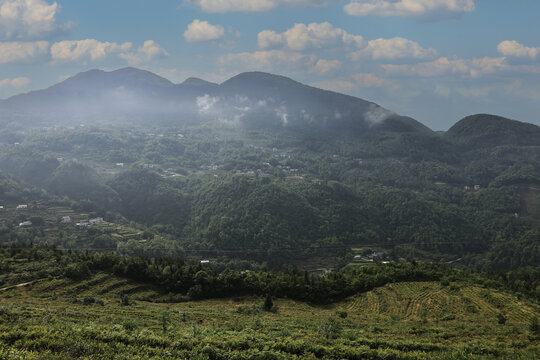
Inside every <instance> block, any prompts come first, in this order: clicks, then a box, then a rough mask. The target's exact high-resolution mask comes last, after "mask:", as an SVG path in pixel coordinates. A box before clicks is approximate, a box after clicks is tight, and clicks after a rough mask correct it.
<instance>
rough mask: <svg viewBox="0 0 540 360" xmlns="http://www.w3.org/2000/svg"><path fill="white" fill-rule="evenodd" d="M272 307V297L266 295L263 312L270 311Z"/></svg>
mask: <svg viewBox="0 0 540 360" xmlns="http://www.w3.org/2000/svg"><path fill="white" fill-rule="evenodd" d="M273 307H274V302H273V301H272V296H270V294H268V295H266V299H265V300H264V304H263V309H264V310H265V311H272V308H273Z"/></svg>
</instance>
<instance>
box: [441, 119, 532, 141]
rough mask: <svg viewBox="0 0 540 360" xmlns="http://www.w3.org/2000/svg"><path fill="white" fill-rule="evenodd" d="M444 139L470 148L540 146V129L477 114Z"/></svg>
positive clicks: (457, 124) (464, 121)
mask: <svg viewBox="0 0 540 360" xmlns="http://www.w3.org/2000/svg"><path fill="white" fill-rule="evenodd" d="M444 137H445V138H446V139H447V140H449V141H452V142H455V143H457V144H459V145H462V146H466V147H469V148H486V147H494V146H500V145H521V146H528V145H530V146H540V127H538V126H536V125H533V124H528V123H523V122H520V121H516V120H510V119H507V118H504V117H501V116H496V115H488V114H477V115H471V116H467V117H465V118H463V119H462V120H460V121H458V122H457V123H456V124H455V125H454V126H452V127H451V128H450V129H449V130H448V131H447V132H446V134H445V135H444Z"/></svg>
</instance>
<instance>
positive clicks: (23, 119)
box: [0, 68, 432, 136]
mask: <svg viewBox="0 0 540 360" xmlns="http://www.w3.org/2000/svg"><path fill="white" fill-rule="evenodd" d="M0 116H1V119H2V120H1V121H0V127H3V126H6V125H7V124H10V123H11V124H24V126H28V125H31V126H39V127H42V126H76V125H79V124H114V125H126V124H129V125H133V124H138V125H151V126H154V125H159V124H161V125H163V124H167V125H183V124H193V123H199V122H201V121H203V122H208V123H212V124H214V125H218V126H221V127H227V128H238V127H241V128H247V129H259V128H262V129H274V130H286V131H288V130H294V131H297V132H298V131H300V132H302V133H307V134H319V133H323V134H326V133H327V132H330V133H338V134H351V135H355V136H358V135H365V134H371V133H373V132H380V131H383V132H394V133H411V132H412V133H424V134H431V133H432V131H431V130H430V129H428V128H427V127H426V126H424V125H422V124H421V123H419V122H418V121H416V120H414V119H411V118H408V117H403V116H399V115H397V114H395V113H393V112H392V111H389V110H387V109H384V108H382V107H381V106H379V105H377V104H375V103H372V102H369V101H366V100H362V99H359V98H355V97H352V96H347V95H343V94H339V93H336V92H331V91H325V90H321V89H317V88H314V87H311V86H307V85H304V84H301V83H299V82H296V81H294V80H291V79H289V78H286V77H283V76H278V75H272V74H268V73H262V72H249V73H243V74H239V75H237V76H235V77H233V78H231V79H229V80H227V81H225V82H224V83H222V84H221V85H218V84H214V83H210V82H207V81H205V80H202V79H197V78H189V79H187V80H186V81H184V82H183V83H181V84H173V83H172V82H170V81H169V80H167V79H165V78H162V77H160V76H158V75H155V74H153V73H151V72H148V71H144V70H139V69H135V68H125V69H120V70H116V71H111V72H105V71H102V70H90V71H87V72H84V73H80V74H77V75H75V76H73V77H71V78H69V79H67V80H65V81H63V82H61V83H59V84H56V85H54V86H51V87H50V88H48V89H44V90H39V91H32V92H29V93H27V94H22V95H17V96H14V97H12V98H9V99H7V100H3V101H0Z"/></svg>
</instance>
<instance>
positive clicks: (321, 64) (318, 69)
mask: <svg viewBox="0 0 540 360" xmlns="http://www.w3.org/2000/svg"><path fill="white" fill-rule="evenodd" d="M340 67H341V61H339V60H324V59H320V60H318V61H317V63H316V64H315V66H314V67H313V68H312V69H311V71H312V72H314V73H317V74H320V75H324V74H328V73H331V72H333V71H335V70H337V69H339V68H340Z"/></svg>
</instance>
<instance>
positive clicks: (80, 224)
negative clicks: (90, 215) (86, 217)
mask: <svg viewBox="0 0 540 360" xmlns="http://www.w3.org/2000/svg"><path fill="white" fill-rule="evenodd" d="M75 226H77V227H87V226H88V223H87V222H78V223H76V224H75Z"/></svg>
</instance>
